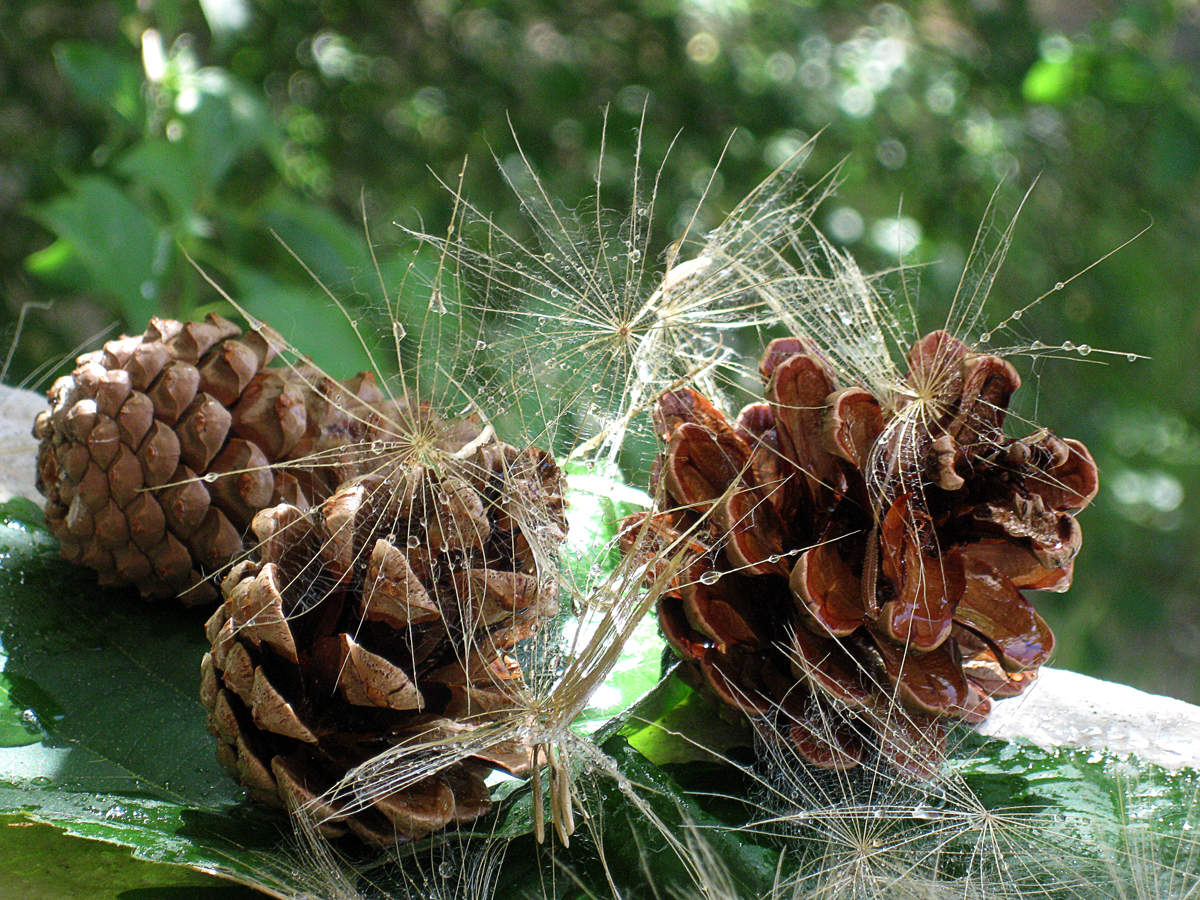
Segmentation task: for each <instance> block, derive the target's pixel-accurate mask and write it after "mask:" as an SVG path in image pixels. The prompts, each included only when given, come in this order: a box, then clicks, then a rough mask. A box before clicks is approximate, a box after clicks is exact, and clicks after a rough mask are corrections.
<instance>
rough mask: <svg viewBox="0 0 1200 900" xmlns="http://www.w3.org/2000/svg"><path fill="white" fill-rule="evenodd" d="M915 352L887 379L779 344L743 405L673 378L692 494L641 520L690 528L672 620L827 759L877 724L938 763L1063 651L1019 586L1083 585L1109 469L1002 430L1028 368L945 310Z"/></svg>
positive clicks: (919, 764) (881, 742)
mask: <svg viewBox="0 0 1200 900" xmlns="http://www.w3.org/2000/svg"><path fill="white" fill-rule="evenodd" d="M908 366H909V371H908V374H907V376H906V381H905V384H904V385H903V387H902V388H900V389H898V390H897V391H895V393H894V395H893V396H889V397H882V398H881V397H875V396H873V395H872V394H871V393H870V392H868V391H867V390H865V389H863V388H861V387H853V386H851V387H839V385H838V384H837V383H836V380H835V378H834V376H833V374H832V370H831V367H830V366H829V365H827V364H826V362H825V361H824V360H823V359H822V357H821V354H820V353H819V351H817V350H816V349H815V347H814V346H813V345H812V344H811V343H810V342H808V341H807V340H804V339H800V338H783V339H780V340H776V341H773V342H772V343H771V345H770V346H769V347H768V349H767V351H766V354H765V355H764V357H763V360H762V363H761V367H760V368H761V373H762V377H763V380H764V382H765V384H766V402H765V403H752V404H750V405H749V406H747V407H746V408H745V409H743V410H742V412H741V413H740V414H739V416H738V418H737V421H736V422H729V421H728V420H727V419H726V417H725V416H724V415H723V414H722V413H721V412H720V411H719V410H717V409H716V408H715V407H714V406H713V405H712V404H711V403H710V402H709V401H708V400H707V399H705V398H704V397H703V396H701V395H700V394H698V393H697V392H695V391H692V390H690V389H687V390H681V391H676V392H673V393H670V394H667V395H666V396H664V397H663V398H662V399H661V401H660V402H659V404H658V407H657V410H656V424H657V426H658V428H659V431H660V435H661V437H662V438H663V440H664V441H665V442H666V448H665V450H664V452H663V454H662V455H661V457H660V458H659V460H658V464H657V466H656V472H655V478H656V479H658V480H660V481H661V485H660V487H661V488H662V490H663V492H664V493H665V495H666V497H667V498H668V500H669V503H670V505H672V506H673V507H674V508H672V509H669V510H666V511H661V512H657V513H654V514H653V515H652V517H651V519H650V520H649V521H648V522H647V521H646V520H645V517H644V516H643V517H638V518H637V519H636V520H634V521H631V522H629V523H627V527H626V534H627V535H633V534H634V533H635V525H645V526H647V527H649V528H650V529H652V530H651V535H652V537H653V540H651V541H650V542H649V543H650V544H657V545H661V546H666V545H668V544H674V546H676V547H678V546H684V547H686V560H685V562H686V567H685V569H684V570H683V571H682V572H681V574H680V576H679V578H678V579H677V581H676V583H675V584H674V585H673V586H672V589H671V590H669V591H668V592H667V594H666V595H665V596H664V597H663V598H662V599H661V600H660V602H659V604H658V617H659V622H660V624H661V626H662V630H663V632H664V634H665V635H666V637H667V640H668V641H669V642H670V644H671V646H672V647H673V648H674V650H675V652H676V653H677V654H678V655H679V656H680V657H682V658H683V660H685V661H686V663H688V664H689V667H690V669H691V671H692V672H693V673H695V674H696V675H698V676H699V677H700V678H701V679H702V682H703V683H704V684H705V685H706V686H707V687H708V688H710V689H711V690H712V691H713V692H715V693H716V694H717V695H718V696H719V697H720V698H721V699H722V700H724V701H725V702H727V703H729V704H731V705H732V706H735V707H737V708H739V709H741V710H742V711H744V712H745V713H746V714H748V715H750V716H752V717H766V718H768V719H771V720H773V721H775V722H776V723H777V724H778V726H779V728H778V731H777V732H776V733H784V734H786V735H787V737H789V738H790V739H791V741H792V742H793V743H794V745H795V747H796V749H797V750H798V751H799V752H800V754H801V755H802V756H803V757H804V758H806V759H807V760H809V761H810V762H812V763H814V764H816V765H818V766H822V767H826V768H839V769H840V768H849V767H852V766H854V765H856V764H857V763H859V762H860V761H861V760H862V758H863V754H864V751H865V749H866V748H867V746H874V747H875V748H876V749H877V750H878V752H879V753H880V755H881V756H882V757H883V758H884V759H886V760H887V761H889V762H890V763H891V764H892V765H893V766H894V767H896V768H898V769H900V770H901V771H904V772H907V773H910V774H913V775H916V776H918V777H928V776H930V775H932V774H933V773H934V772H935V771H936V766H937V764H938V762H939V761H940V759H941V756H942V753H943V751H944V728H945V723H946V722H947V721H948V720H954V719H964V720H967V721H980V720H982V718H983V717H985V716H986V715H987V713H988V710H989V708H990V700H989V697H992V696H1012V695H1015V694H1017V693H1020V692H1021V691H1022V690H1023V689H1024V688H1025V687H1026V686H1027V685H1028V684H1029V683H1031V681H1032V679H1033V678H1034V677H1035V676H1036V672H1037V669H1038V667H1039V666H1041V665H1042V664H1043V663H1044V662H1045V661H1046V659H1047V658H1048V656H1049V654H1050V651H1051V649H1052V648H1053V636H1052V634H1051V632H1050V629H1049V628H1048V627H1047V625H1046V623H1045V622H1044V621H1043V620H1042V618H1041V617H1040V616H1039V615H1038V614H1037V613H1036V612H1035V611H1034V609H1033V607H1032V606H1031V605H1030V603H1029V601H1028V600H1027V599H1026V598H1025V597H1024V596H1023V595H1022V593H1021V592H1022V591H1023V590H1026V589H1039V590H1050V591H1063V590H1066V589H1067V587H1068V586H1069V585H1070V581H1071V572H1072V566H1073V561H1074V557H1075V555H1076V553H1077V552H1078V550H1079V546H1080V540H1081V534H1080V530H1079V526H1078V524H1077V523H1076V521H1075V518H1074V516H1073V514H1072V513H1073V511H1078V510H1080V509H1082V508H1083V507H1085V506H1086V505H1087V504H1088V503H1089V502H1090V501H1091V500H1092V498H1093V497H1094V496H1095V493H1096V489H1097V473H1096V466H1095V463H1094V462H1093V461H1092V458H1091V456H1090V455H1089V454H1088V451H1087V449H1086V448H1085V447H1084V446H1083V444H1081V443H1079V442H1078V441H1074V440H1060V439H1058V438H1056V437H1054V436H1052V435H1050V434H1048V433H1046V432H1044V431H1041V432H1038V433H1036V434H1034V435H1032V436H1030V437H1027V438H1021V439H1016V438H1010V437H1006V436H1004V435H1003V433H1002V431H1001V426H1002V424H1003V421H1004V417H1005V410H1006V408H1007V405H1008V401H1009V397H1010V396H1011V394H1012V392H1013V391H1015V390H1016V389H1017V387H1018V386H1019V385H1020V379H1019V377H1018V375H1017V373H1016V370H1015V369H1013V368H1012V366H1011V365H1009V364H1008V363H1007V362H1005V361H1004V360H1002V359H1000V358H999V357H996V356H990V355H979V354H973V353H970V352H969V351H968V348H967V347H966V345H964V344H962V343H961V342H959V341H958V340H956V339H955V338H953V337H951V336H950V335H949V334H947V333H945V332H940V331H938V332H933V333H931V334H929V335H926V336H925V337H924V338H922V339H921V340H920V341H918V342H917V343H916V344H915V345H914V346H913V347H912V349H911V350H910V351H909V354H908ZM681 536H683V537H682V538H681ZM681 540H682V543H675V542H679V541H681ZM626 545H627V547H629V548H631V547H632V546H633V541H632V540H631V539H627V541H626ZM633 552H638V551H633ZM641 552H643V553H645V552H646V551H645V550H642V551H641ZM895 700H898V701H899V702H900V704H902V707H903V712H901V711H899V710H897V708H896V707H895V703H894V701H895Z"/></svg>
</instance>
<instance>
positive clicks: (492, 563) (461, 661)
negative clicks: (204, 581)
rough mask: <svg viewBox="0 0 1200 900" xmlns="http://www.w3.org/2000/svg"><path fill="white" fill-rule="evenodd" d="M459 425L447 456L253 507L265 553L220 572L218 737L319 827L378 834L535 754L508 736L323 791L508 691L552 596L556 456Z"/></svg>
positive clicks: (472, 790) (243, 772) (208, 665)
mask: <svg viewBox="0 0 1200 900" xmlns="http://www.w3.org/2000/svg"><path fill="white" fill-rule="evenodd" d="M475 432H476V433H477V432H478V429H476V430H475ZM462 437H463V435H459V437H458V438H457V442H458V443H465V444H466V445H467V446H465V447H464V448H463V449H462V450H460V451H459V453H457V454H453V455H449V456H447V457H446V459H447V461H448V462H449V463H450V465H430V466H426V465H420V464H417V463H415V462H414V463H410V464H402V465H397V466H396V467H395V468H393V469H391V470H390V471H385V472H381V473H378V474H373V475H367V476H362V477H360V478H358V479H354V480H351V481H348V482H346V483H345V484H343V485H342V486H341V487H340V488H339V489H338V490H337V491H336V492H335V493H334V494H333V495H332V496H331V497H329V498H328V499H327V500H325V501H324V502H323V503H322V504H320V506H318V507H315V508H314V509H313V510H311V511H310V512H309V513H307V514H306V513H304V512H303V511H302V510H300V509H298V508H296V507H295V506H292V505H288V504H282V505H279V506H276V507H274V508H272V509H268V510H263V511H262V512H260V513H258V515H257V516H255V518H254V523H253V530H254V532H255V534H256V535H257V536H258V538H259V539H260V540H261V541H262V544H261V545H260V547H259V555H260V559H259V561H257V562H253V561H245V562H241V563H238V564H237V565H235V566H234V567H233V569H232V570H231V571H230V573H229V575H228V576H227V577H226V579H225V581H224V583H223V585H222V592H223V594H224V603H222V605H221V606H220V607H219V608H218V609H217V611H216V613H215V614H214V615H213V616H212V618H211V619H210V620H209V622H208V636H209V638H210V640H211V642H212V652H211V653H208V654H205V657H204V661H203V664H202V673H203V677H202V687H201V697H202V700H203V702H204V705H205V707H206V708H207V709H208V714H209V715H208V723H209V729H210V730H211V731H212V732H213V734H214V735H215V736H216V737H217V739H218V745H217V748H218V756H219V757H220V759H221V761H222V762H223V763H224V764H225V766H226V767H227V768H228V769H229V770H230V771H231V773H232V774H233V775H234V776H235V777H236V778H238V779H239V780H240V781H241V782H242V783H243V784H244V785H245V786H246V788H247V790H248V792H249V793H250V795H251V796H252V797H253V798H254V799H256V800H258V801H259V802H262V803H266V804H269V805H274V806H280V805H282V806H285V807H290V806H292V805H295V804H299V803H310V804H312V806H310V809H313V808H315V809H316V811H317V812H318V813H320V814H321V818H322V819H323V820H324V823H325V825H324V827H325V828H326V830H327V831H331V832H333V833H337V832H339V831H344V830H345V829H346V828H349V829H350V830H351V831H352V832H353V833H354V834H356V835H358V836H359V837H360V838H361V839H363V840H364V841H367V842H369V843H373V844H379V845H387V844H391V843H392V842H394V841H395V840H397V839H398V838H400V839H404V838H413V837H417V836H420V835H423V834H427V833H429V832H431V831H435V830H437V829H440V828H443V827H445V826H447V825H449V824H451V823H454V822H464V821H469V820H471V819H474V818H476V817H477V816H479V815H481V814H482V813H484V812H486V811H487V809H488V807H489V796H488V790H487V787H486V786H485V784H484V777H485V775H486V774H487V773H488V772H489V771H490V770H491V769H493V768H497V767H498V768H502V769H506V770H508V771H510V772H513V773H519V772H522V771H525V770H526V769H527V768H528V766H529V749H528V748H527V747H525V746H523V745H521V744H520V743H519V742H516V741H514V740H507V741H504V742H501V743H498V744H493V745H491V746H485V747H478V746H476V747H474V748H473V750H472V755H470V756H468V757H467V758H465V759H463V760H462V761H460V762H457V763H454V764H453V765H450V766H449V767H446V768H442V769H439V770H438V771H437V772H436V774H434V775H431V776H428V777H423V778H420V779H419V780H416V781H415V783H410V784H407V786H404V787H403V788H402V789H399V790H391V789H388V788H383V789H381V790H380V792H379V794H378V795H375V796H372V798H371V799H370V802H369V804H368V803H366V802H363V803H361V804H360V805H359V807H356V808H351V809H348V808H346V807H345V806H344V805H343V804H341V803H340V802H339V801H337V800H328V799H323V800H321V801H315V800H314V798H316V797H320V796H321V795H322V794H323V792H325V791H326V790H328V789H329V788H330V787H331V786H332V785H334V784H336V783H337V782H338V781H339V780H340V779H341V778H342V777H343V776H345V775H346V774H347V772H348V771H349V770H350V769H352V768H354V767H355V766H358V765H359V764H361V763H364V762H365V761H367V760H368V759H370V758H372V757H375V756H376V755H377V754H380V753H382V752H383V751H386V750H388V749H389V748H394V747H398V746H403V745H422V744H429V743H435V744H436V743H438V742H440V741H444V740H445V739H448V738H449V739H455V740H460V741H461V740H467V739H469V733H470V732H472V731H473V730H476V729H478V728H479V727H480V726H481V725H484V724H486V723H487V722H488V721H489V719H490V718H491V717H493V716H494V715H495V714H496V713H498V712H500V711H502V710H505V709H510V710H511V709H512V707H513V697H512V689H513V687H514V686H515V685H517V684H519V682H520V679H521V677H522V676H521V671H520V668H519V666H518V664H517V661H516V660H515V659H514V658H513V657H512V656H511V655H510V653H509V651H510V650H512V649H513V648H514V647H515V646H516V645H517V644H518V642H520V641H522V640H524V639H525V638H527V637H529V636H530V635H532V634H533V633H534V632H535V631H536V630H537V629H538V627H539V626H540V625H541V624H542V623H543V622H544V621H545V620H546V619H547V618H548V617H550V616H553V615H554V614H555V612H556V609H557V591H556V588H555V584H556V582H555V579H554V578H553V577H551V571H550V569H551V567H552V566H553V558H554V556H555V553H556V549H557V546H558V544H559V543H561V541H562V540H563V538H564V536H565V530H566V519H565V517H564V513H563V500H562V489H563V484H562V479H561V475H560V473H559V470H558V468H557V466H556V465H555V463H554V461H553V459H552V458H551V457H550V456H549V455H548V454H546V453H544V452H542V451H540V450H535V449H529V450H525V451H517V450H516V449H515V448H513V447H511V446H509V445H506V444H502V443H498V442H495V441H488V440H486V439H484V438H479V437H477V438H476V439H475V440H473V441H469V442H464V441H462ZM421 752H423V751H421V750H419V749H417V750H414V754H416V755H417V756H419V754H420V753H421ZM356 794H357V795H358V796H360V797H361V796H362V792H361V791H357V792H356Z"/></svg>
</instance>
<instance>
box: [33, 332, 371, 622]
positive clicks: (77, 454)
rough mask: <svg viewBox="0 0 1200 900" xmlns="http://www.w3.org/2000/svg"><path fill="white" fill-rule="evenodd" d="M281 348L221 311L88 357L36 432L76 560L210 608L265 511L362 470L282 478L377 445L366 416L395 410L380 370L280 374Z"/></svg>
mask: <svg viewBox="0 0 1200 900" xmlns="http://www.w3.org/2000/svg"><path fill="white" fill-rule="evenodd" d="M281 343H282V342H281V339H280V338H278V336H277V335H274V334H273V333H270V332H269V331H268V330H266V329H264V330H251V331H247V332H246V333H245V334H243V333H242V331H241V329H240V328H238V327H237V326H236V325H234V324H233V323H232V322H229V321H227V320H225V319H222V318H221V317H219V316H215V315H209V316H208V317H207V318H206V319H205V321H204V322H188V323H186V324H184V323H181V322H177V321H173V320H170V319H158V318H156V319H152V320H151V322H150V325H149V327H148V328H147V329H146V332H145V334H142V335H140V336H137V337H122V338H119V339H117V340H112V341H109V342H108V343H106V344H105V345H104V347H103V349H101V350H97V351H95V352H93V353H87V354H85V355H83V356H81V357H79V359H78V360H77V362H78V366H77V367H76V369H75V371H73V372H72V373H71V374H70V375H67V376H64V377H62V378H60V379H58V380H57V381H56V382H55V383H54V385H53V386H52V387H51V388H50V391H49V397H50V408H49V409H48V410H43V411H42V412H41V413H40V414H39V415H38V416H37V419H36V421H35V424H34V428H33V433H34V436H35V437H36V438H38V439H39V440H40V441H41V445H40V447H39V448H38V465H37V471H38V482H37V486H38V490H40V491H41V492H42V493H43V494H44V495H45V496H46V522H47V525H48V526H49V528H50V531H51V532H52V533H53V534H54V535H55V537H57V538H58V539H59V543H60V546H61V548H62V554H63V556H64V557H65V558H66V559H68V560H70V561H71V562H77V563H81V564H83V565H85V566H88V567H90V568H92V569H95V570H96V572H98V573H99V579H100V583H101V584H104V585H113V586H119V585H126V584H133V585H136V586H137V588H138V589H139V590H140V591H141V593H142V594H143V596H147V597H173V596H176V595H180V594H181V593H182V599H183V601H184V602H185V603H188V604H194V603H203V602H207V601H210V600H213V599H216V597H217V593H218V592H217V589H216V587H215V586H214V585H213V584H211V583H209V582H208V581H205V580H204V576H205V575H206V574H208V573H212V572H216V571H219V570H220V569H221V568H222V567H223V566H225V565H227V564H228V563H229V562H230V561H231V560H232V559H233V558H234V557H236V556H237V555H238V554H239V553H241V552H242V550H243V546H242V535H243V533H244V532H245V530H246V528H247V526H248V525H249V524H250V520H251V519H252V518H253V516H254V514H255V513H256V512H257V511H258V510H260V509H262V508H264V507H266V506H269V505H273V504H276V503H279V502H281V501H283V500H288V501H290V502H292V503H294V504H296V505H299V506H301V507H304V506H306V505H307V503H308V499H320V498H322V497H324V496H328V494H329V493H330V491H331V490H332V488H333V487H334V486H335V485H336V483H337V482H339V481H340V480H342V478H344V477H346V476H347V475H350V474H355V470H354V467H353V466H350V467H346V466H342V467H338V466H331V467H330V468H329V469H321V468H305V469H302V470H300V469H298V470H296V473H295V474H288V473H285V472H282V471H280V470H273V469H270V468H266V467H267V466H268V465H269V464H272V463H276V462H278V461H280V460H288V459H298V458H301V457H305V456H312V455H313V454H316V455H317V456H318V457H319V456H321V455H322V454H326V455H328V454H329V452H330V451H331V448H333V447H336V446H338V445H339V444H343V443H348V442H354V441H361V440H364V439H369V437H368V436H367V435H368V432H369V431H370V429H369V428H368V427H367V425H366V424H364V422H363V421H362V419H363V415H362V413H363V411H365V410H366V408H367V407H368V406H372V407H374V406H379V405H381V404H382V401H383V395H382V394H381V393H380V391H379V390H378V388H376V387H375V385H374V381H373V379H372V378H371V377H370V376H369V375H360V376H357V377H356V378H354V379H351V380H349V381H347V382H345V383H344V384H337V383H335V382H332V381H330V380H329V379H326V378H323V377H321V376H319V374H317V373H316V372H315V371H313V370H309V369H302V370H293V369H287V368H282V369H266V368H265V367H266V365H267V363H268V362H270V361H271V359H272V358H273V357H274V356H275V354H276V352H277V351H278V348H279V347H280V346H281ZM331 461H336V460H331ZM222 473H229V474H227V475H225V476H224V477H221V476H222ZM147 488H151V489H156V490H146V489H147Z"/></svg>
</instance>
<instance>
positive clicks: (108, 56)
mask: <svg viewBox="0 0 1200 900" xmlns="http://www.w3.org/2000/svg"><path fill="white" fill-rule="evenodd" d="M53 53H54V62H55V64H56V65H57V66H58V71H59V72H60V73H61V74H62V76H63V78H64V79H65V80H66V81H67V83H68V84H70V85H71V88H72V90H74V91H75V95H76V96H77V97H79V99H80V100H83V101H84V102H85V103H90V104H91V105H93V106H96V107H99V108H101V109H105V110H112V111H114V112H116V113H117V114H118V115H120V116H121V117H122V118H123V119H125V120H126V121H127V122H129V123H131V124H136V123H138V122H140V121H141V118H142V95H141V88H142V73H141V69H140V68H139V67H138V65H137V63H136V62H134V60H133V58H132V54H129V57H126V56H120V55H118V54H116V53H114V52H113V51H112V50H110V49H108V48H107V47H102V46H100V45H99V44H89V43H84V42H78V41H63V42H61V43H58V44H55V45H54V50H53Z"/></svg>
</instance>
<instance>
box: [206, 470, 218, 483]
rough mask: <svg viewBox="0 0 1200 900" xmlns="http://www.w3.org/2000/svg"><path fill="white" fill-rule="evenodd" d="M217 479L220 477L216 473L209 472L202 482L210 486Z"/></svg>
mask: <svg viewBox="0 0 1200 900" xmlns="http://www.w3.org/2000/svg"><path fill="white" fill-rule="evenodd" d="M219 477H220V476H219V475H218V474H217V473H216V472H209V473H207V474H206V475H205V476H204V480H205V481H207V482H208V483H209V484H212V483H213V482H214V481H216V480H217V479H218V478H219Z"/></svg>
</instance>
